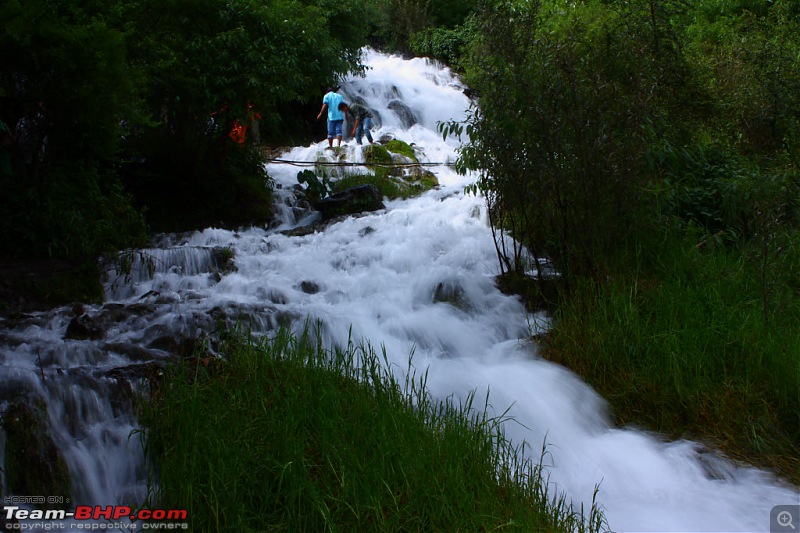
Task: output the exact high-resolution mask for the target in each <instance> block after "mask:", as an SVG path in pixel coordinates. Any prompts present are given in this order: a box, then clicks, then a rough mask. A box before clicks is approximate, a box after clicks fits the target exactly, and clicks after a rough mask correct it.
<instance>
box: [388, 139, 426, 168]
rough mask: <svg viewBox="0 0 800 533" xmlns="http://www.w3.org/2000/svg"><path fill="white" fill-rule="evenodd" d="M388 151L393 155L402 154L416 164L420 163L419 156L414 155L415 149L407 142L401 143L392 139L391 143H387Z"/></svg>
mask: <svg viewBox="0 0 800 533" xmlns="http://www.w3.org/2000/svg"><path fill="white" fill-rule="evenodd" d="M386 150H387V151H389V152H391V153H393V154H400V155H402V156H405V157H407V158H409V159H410V160H411V161H413V162H415V163H419V159H417V154H416V153H414V147H413V146H411V145H410V144H408V143H407V142H404V141H401V140H399V139H392V140H391V141H389V142H387V143H386Z"/></svg>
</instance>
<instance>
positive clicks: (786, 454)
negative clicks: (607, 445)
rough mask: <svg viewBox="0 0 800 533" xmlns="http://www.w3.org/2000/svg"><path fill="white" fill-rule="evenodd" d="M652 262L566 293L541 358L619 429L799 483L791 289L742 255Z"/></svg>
mask: <svg viewBox="0 0 800 533" xmlns="http://www.w3.org/2000/svg"><path fill="white" fill-rule="evenodd" d="M655 253H656V254H657V257H649V258H648V261H651V262H652V263H653V264H655V265H657V266H656V268H654V269H652V270H650V269H648V273H643V272H639V273H632V274H628V275H623V276H619V277H617V278H616V279H615V280H614V281H612V282H608V283H605V284H603V285H602V286H600V285H598V284H593V283H589V282H584V283H582V284H577V286H576V287H573V288H574V290H573V292H572V294H571V295H570V296H569V297H568V298H565V300H564V301H563V302H562V304H561V306H560V309H559V312H558V320H557V323H556V326H555V328H554V331H553V335H552V342H551V345H550V348H549V350H548V354H547V355H548V357H549V358H550V359H553V360H555V361H558V362H560V363H563V364H565V365H566V366H567V367H569V368H571V369H573V370H574V371H576V372H577V373H578V374H580V375H581V376H582V377H583V378H584V379H585V380H586V381H587V382H588V383H589V384H591V385H592V386H593V387H595V388H596V389H597V390H598V392H600V393H601V394H602V395H603V396H604V397H605V398H607V399H608V400H609V402H610V403H611V406H612V408H613V411H614V414H615V416H616V418H617V420H618V421H619V422H620V423H622V424H636V425H644V426H646V427H648V428H651V429H655V430H658V431H661V432H664V433H666V434H667V435H670V436H683V435H686V436H690V437H693V438H700V439H701V440H704V441H706V442H709V443H711V444H713V445H715V446H719V447H721V448H722V449H723V450H724V451H726V452H727V453H729V454H730V455H732V456H734V457H736V458H738V459H743V460H746V461H748V462H751V463H755V464H757V465H760V466H766V467H770V468H772V469H774V470H775V471H777V472H779V473H781V474H782V475H784V476H785V477H787V478H789V479H790V480H792V481H794V482H795V483H800V460H799V459H798V458H800V319H799V318H798V317H800V297H798V295H797V291H796V290H795V289H794V288H793V287H792V284H791V283H788V284H787V283H786V281H787V280H782V279H781V278H780V277H779V276H778V275H775V276H771V277H770V279H769V280H766V278H765V277H764V272H763V271H761V270H760V269H759V268H758V265H757V264H756V263H754V262H753V261H751V260H749V259H748V256H747V253H743V252H742V251H741V250H735V249H727V248H725V247H724V246H709V247H704V246H700V247H698V246H696V245H695V243H693V242H687V241H684V242H683V243H682V244H681V243H675V242H671V243H665V245H664V246H663V247H661V248H660V251H659V252H655ZM781 269H783V267H781ZM767 277H769V276H767ZM765 280H766V281H767V283H768V285H767V286H768V287H770V289H769V291H767V292H765V290H764V287H765V285H764V281H765ZM767 300H768V301H767Z"/></svg>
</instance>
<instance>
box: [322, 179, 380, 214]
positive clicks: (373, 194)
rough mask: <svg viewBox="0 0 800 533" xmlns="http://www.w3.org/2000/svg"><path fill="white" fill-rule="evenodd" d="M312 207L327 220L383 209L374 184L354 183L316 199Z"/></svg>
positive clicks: (378, 192)
mask: <svg viewBox="0 0 800 533" xmlns="http://www.w3.org/2000/svg"><path fill="white" fill-rule="evenodd" d="M314 207H315V208H316V209H317V211H319V212H320V213H322V218H323V219H325V220H329V219H331V218H334V217H338V216H341V215H353V214H355V213H362V212H364V211H377V210H378V209H383V208H384V207H385V206H384V205H383V200H382V198H381V193H380V191H379V190H378V188H377V187H376V186H375V185H372V184H365V185H356V186H355V187H351V188H349V189H346V190H344V191H342V192H339V193H336V194H334V195H332V196H329V197H327V198H324V199H322V200H320V201H318V202H317V203H316V204H315V205H314Z"/></svg>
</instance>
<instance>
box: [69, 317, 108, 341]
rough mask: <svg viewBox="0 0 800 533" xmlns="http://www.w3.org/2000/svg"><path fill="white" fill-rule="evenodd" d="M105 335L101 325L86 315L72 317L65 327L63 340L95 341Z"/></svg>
mask: <svg viewBox="0 0 800 533" xmlns="http://www.w3.org/2000/svg"><path fill="white" fill-rule="evenodd" d="M105 334H106V330H105V328H104V327H103V325H102V324H101V323H100V322H99V321H98V320H96V319H95V318H92V317H90V316H89V315H88V314H84V315H81V316H76V317H74V318H73V319H72V320H71V321H70V323H69V325H68V326H67V332H66V334H65V335H64V338H65V339H73V340H87V339H91V340H97V339H102V338H103V337H104V336H105Z"/></svg>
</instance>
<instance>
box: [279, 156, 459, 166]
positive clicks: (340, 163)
mask: <svg viewBox="0 0 800 533" xmlns="http://www.w3.org/2000/svg"><path fill="white" fill-rule="evenodd" d="M266 162H267V163H276V164H282V165H293V166H297V167H317V166H324V167H383V168H404V167H443V166H453V165H454V163H441V162H431V163H348V162H347V161H291V160H289V159H273V158H268V159H266Z"/></svg>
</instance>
